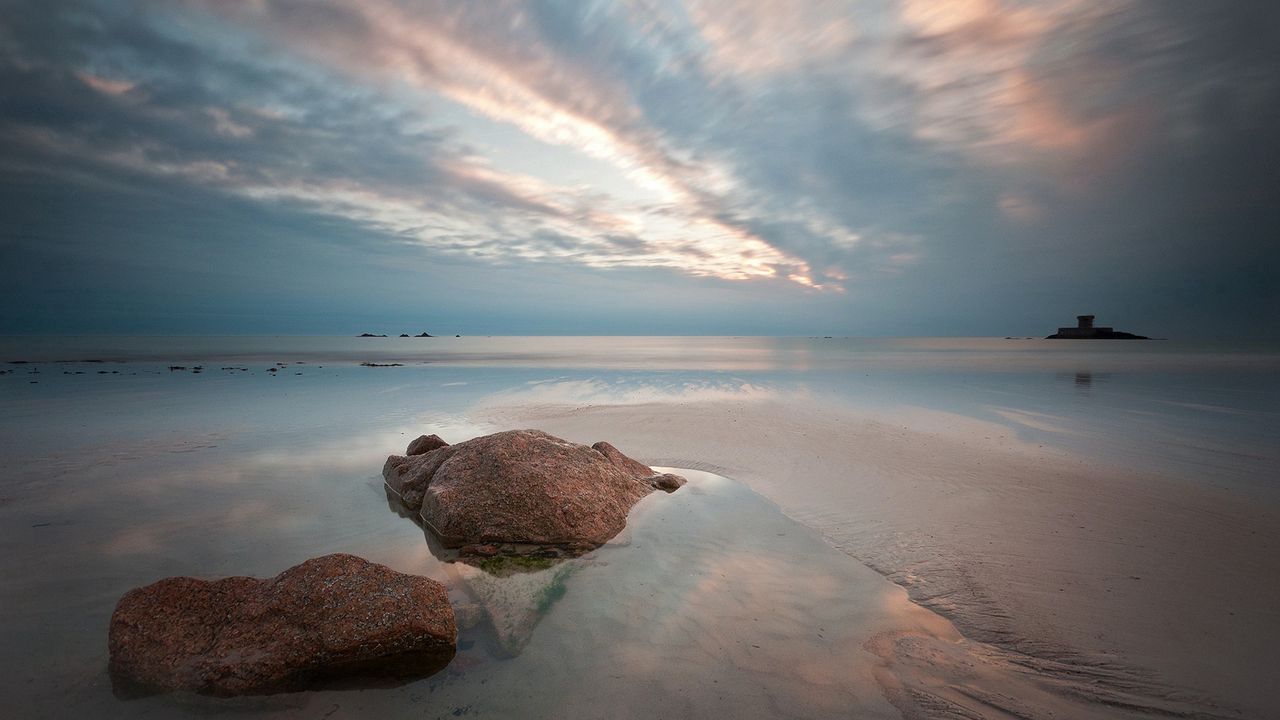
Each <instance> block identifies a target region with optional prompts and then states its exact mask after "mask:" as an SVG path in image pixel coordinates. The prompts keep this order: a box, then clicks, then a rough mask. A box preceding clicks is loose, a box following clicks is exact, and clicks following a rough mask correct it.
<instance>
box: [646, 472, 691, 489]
mask: <svg viewBox="0 0 1280 720" xmlns="http://www.w3.org/2000/svg"><path fill="white" fill-rule="evenodd" d="M685 482H687V481H686V480H685V479H684V478H682V477H680V476H679V475H673V474H671V473H662V474H661V475H654V476H653V477H651V478H649V484H650V485H652V486H653V487H654V488H655V489H657V490H665V491H666V492H669V493H673V492H675V491H677V490H679V489H680V488H681V487H683V486H684V484H685Z"/></svg>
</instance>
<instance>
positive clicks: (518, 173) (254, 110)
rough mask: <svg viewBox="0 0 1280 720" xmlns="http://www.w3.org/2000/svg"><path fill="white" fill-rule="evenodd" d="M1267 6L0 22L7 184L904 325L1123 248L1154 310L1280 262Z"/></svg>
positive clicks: (263, 8) (1071, 276) (230, 5)
mask: <svg viewBox="0 0 1280 720" xmlns="http://www.w3.org/2000/svg"><path fill="white" fill-rule="evenodd" d="M1278 12H1280V11H1276V10H1272V9H1270V8H1268V7H1266V6H1264V5H1263V4H1255V5H1250V6H1248V7H1245V6H1243V5H1240V6H1236V5H1233V6H1231V7H1225V6H1221V5H1216V4H1215V5H1213V6H1209V5H1205V4H1200V3H1193V2H1182V1H1181V0H1165V1H1159V2H1157V1H1145V0H1125V1H1124V2H1117V3H1107V4H1102V5H1099V4H1096V3H1084V2H1080V1H1079V0H1042V1H1040V2H1022V1H1014V0H962V1H959V2H949V3H936V2H927V1H926V0H893V1H891V2H864V1H860V0H853V1H851V2H814V3H803V4H796V3H782V2H771V1H768V0H751V1H749V2H740V3H730V4H726V3H723V2H720V1H719V0H689V1H688V2H674V1H670V2H669V1H665V0H632V1H631V2H624V3H613V2H609V3H605V2H580V3H552V2H530V3H514V2H492V3H471V4H457V3H446V2H407V1H400V0H327V1H325V2H311V1H305V2H304V1H303V0H260V1H258V2H221V1H215V0H183V1H182V2H177V3H152V2H138V3H119V4H99V3H91V2H67V3H58V4H38V3H31V4H25V5H21V6H20V7H18V8H16V9H15V11H14V12H12V13H9V14H8V16H7V17H6V18H5V19H4V20H2V21H0V80H2V81H3V82H4V86H5V87H6V88H13V91H12V92H11V93H8V94H7V97H5V98H4V99H3V100H2V101H0V102H2V103H3V104H2V105H0V138H2V139H3V141H4V143H5V146H6V150H5V152H4V153H3V155H0V172H3V173H4V176H3V177H7V178H10V182H12V183H17V184H15V185H14V187H18V184H21V183H22V182H25V180H23V178H30V177H37V176H38V177H41V178H46V179H47V178H62V181H63V182H64V183H68V184H69V183H87V184H89V185H93V184H94V183H96V184H97V185H98V186H99V187H115V186H118V185H121V184H123V185H124V186H126V187H135V188H138V189H139V191H140V189H141V188H144V187H151V186H152V185H151V184H150V183H152V182H154V181H156V180H161V181H163V182H167V183H173V184H180V185H183V186H186V187H190V188H199V189H200V190H202V191H210V192H217V193H223V194H226V195H228V196H233V197H236V198H239V199H244V200H248V201H250V202H256V203H260V204H263V205H264V206H274V207H282V208H289V209H290V211H294V212H297V213H299V214H301V215H311V216H315V217H322V218H332V219H334V220H335V221H342V222H345V223H352V224H354V225H355V226H357V227H361V228H364V229H365V230H366V232H365V234H364V235H363V236H362V237H363V240H362V243H363V244H362V247H363V248H364V249H365V250H366V251H368V252H371V253H380V252H384V251H386V252H392V253H406V254H407V253H420V254H421V255H420V256H422V257H432V258H455V259H460V260H465V261H467V262H475V263H479V264H482V265H484V264H487V265H490V266H493V267H507V268H516V267H524V266H529V267H538V268H541V269H543V270H544V271H545V269H546V268H548V267H552V266H555V267H557V268H565V267H570V268H578V269H579V271H580V273H581V274H580V275H579V277H583V278H585V277H590V276H592V274H593V273H597V272H604V273H622V272H629V271H639V272H656V273H666V277H668V278H669V279H671V282H677V280H675V278H683V279H688V278H705V279H707V280H708V281H709V282H713V283H715V282H729V283H739V284H744V285H747V286H750V287H758V288H760V291H759V292H760V293H762V294H761V295H760V297H764V296H765V295H769V296H770V297H782V296H783V295H786V297H788V298H797V297H800V298H803V297H809V298H817V297H819V296H823V297H828V298H829V297H831V296H842V297H843V299H842V300H841V301H840V302H841V303H844V306H845V307H855V306H856V305H857V304H858V303H866V302H868V300H869V299H870V298H876V299H877V300H876V301H875V302H876V305H877V306H879V305H883V304H886V303H888V304H894V306H895V307H897V308H899V312H900V313H902V314H903V316H906V315H910V314H912V313H915V312H919V311H920V309H921V308H922V307H923V306H924V305H926V304H935V305H936V304H938V303H944V304H947V305H949V306H952V307H955V306H956V303H957V296H961V295H963V296H967V297H970V298H972V301H971V302H972V303H973V304H974V307H972V308H967V309H971V310H976V309H977V305H978V303H979V298H982V297H985V295H986V291H984V290H983V288H982V283H983V282H986V283H987V287H988V288H990V287H994V286H996V285H1000V284H1001V283H1003V282H1004V280H1005V276H1007V277H1009V278H1016V279H1019V280H1021V281H1023V282H1027V283H1033V284H1036V285H1037V286H1038V287H1045V288H1046V291H1048V290H1050V289H1051V290H1052V291H1053V292H1054V293H1056V295H1057V297H1058V298H1059V300H1058V301H1057V302H1063V303H1068V302H1073V300H1071V298H1074V297H1076V296H1078V294H1079V292H1080V288H1082V287H1085V285H1087V284H1089V283H1097V282H1100V281H1101V280H1100V279H1101V278H1106V277H1110V278H1112V282H1113V283H1118V282H1120V281H1121V280H1124V279H1125V278H1122V277H1121V275H1120V274H1119V271H1118V270H1117V268H1119V267H1121V266H1123V265H1124V264H1132V263H1135V262H1137V263H1142V262H1146V263H1149V264H1150V267H1151V268H1153V269H1152V270H1151V271H1150V272H1149V273H1147V275H1149V276H1150V281H1149V285H1148V287H1146V288H1145V290H1146V291H1148V292H1153V291H1154V290H1155V288H1157V287H1161V288H1163V287H1168V286H1171V285H1177V284H1178V283H1179V282H1182V281H1183V280H1184V279H1186V278H1188V277H1193V275H1192V274H1191V272H1192V270H1193V269H1194V268H1196V267H1197V266H1199V267H1203V266H1204V265H1205V260H1206V259H1208V260H1211V261H1212V263H1211V264H1213V265H1214V266H1216V267H1218V268H1219V269H1220V272H1221V278H1220V279H1219V280H1218V281H1217V282H1218V283H1219V284H1220V285H1221V286H1223V287H1226V288H1229V287H1232V283H1233V282H1235V281H1236V280H1237V279H1238V278H1240V277H1246V278H1247V279H1245V280H1242V281H1241V282H1243V283H1244V284H1243V285H1239V287H1248V288H1257V287H1259V286H1260V285H1266V284H1267V283H1266V282H1265V280H1266V278H1262V280H1261V281H1259V279H1258V278H1257V277H1256V272H1251V271H1243V270H1242V269H1245V268H1256V267H1258V266H1259V265H1260V264H1262V263H1261V262H1260V261H1265V260H1267V259H1268V258H1269V257H1271V256H1272V255H1273V254H1274V251H1273V250H1270V249H1268V248H1269V247H1271V246H1270V245H1267V244H1266V243H1265V241H1264V238H1265V237H1266V234H1267V228H1272V227H1274V222H1275V218H1274V217H1273V215H1274V213H1271V212H1269V211H1268V210H1267V208H1268V207H1274V202H1273V199H1274V187H1276V186H1277V184H1276V183H1275V182H1274V180H1275V176H1274V171H1273V170H1268V168H1269V167H1274V163H1272V162H1270V160H1271V159H1274V158H1276V157H1277V154H1278V151H1277V140H1276V139H1275V137H1274V136H1273V132H1272V129H1271V128H1272V126H1273V124H1274V123H1273V121H1274V119H1275V117H1276V107H1277V96H1278V95H1280V90H1278V86H1277V83H1278V82H1280V80H1277V78H1280V73H1276V72H1275V69H1276V68H1277V67H1280V59H1278V58H1277V51H1276V49H1275V48H1276V47H1277V43H1276V42H1275V40H1276V37H1275V35H1276V33H1275V27H1276V15H1277V13H1278ZM1268 188H1271V190H1268ZM1245 216H1247V217H1250V218H1253V219H1252V220H1243V219H1240V218H1242V217H1245ZM344 227H345V226H344ZM1191 228H1197V230H1196V232H1197V233H1209V234H1217V235H1226V236H1227V237H1226V239H1224V240H1219V241H1218V244H1216V245H1213V246H1212V247H1211V246H1210V244H1208V243H1205V242H1204V241H1203V240H1200V239H1198V238H1197V236H1193V234H1192V230H1191ZM344 237H346V238H348V239H350V237H351V236H347V235H344ZM1171 245H1172V246H1174V247H1176V249H1177V251H1176V252H1169V247H1170V246H1171ZM1224 246H1225V248H1226V249H1228V250H1229V252H1224ZM121 252H127V250H124V249H122V250H121ZM1215 253H1216V255H1215ZM401 256H402V257H407V255H401ZM1068 258H1070V259H1071V268H1070V273H1066V274H1064V273H1062V271H1061V269H1062V267H1063V262H1064V260H1065V259H1068ZM996 267H999V268H1001V269H1002V272H1003V273H1005V275H1002V276H1001V278H999V279H998V280H996V281H992V279H991V273H992V268H996ZM1241 272H1244V275H1243V276H1241V275H1240V273H1241ZM1054 273H1057V276H1056V279H1053V280H1052V283H1056V284H1050V285H1045V283H1046V278H1055V276H1054ZM960 277H969V278H971V280H969V281H968V282H967V283H959V284H958V281H957V280H956V279H957V278H960ZM678 282H684V280H679V281H678ZM1015 286H1016V283H1015V282H1010V283H1009V287H1010V288H1011V289H1010V290H1008V291H1007V292H1011V293H1012V292H1015V290H1013V289H1012V288H1013V287H1015ZM584 287H585V285H584ZM708 287H710V286H708ZM942 288H947V289H948V291H949V292H952V293H954V295H953V296H951V297H944V296H942V294H941V293H942ZM922 289H923V290H925V291H921V290H922ZM1240 292H1242V291H1235V290H1227V291H1224V292H1223V293H1222V297H1223V300H1222V303H1224V304H1229V303H1230V302H1235V301H1236V300H1232V299H1230V298H1235V297H1237V296H1238V295H1239V293H1240ZM1274 296H1275V293H1272V294H1271V295H1269V296H1268V297H1274ZM1117 297H1118V296H1117ZM813 302H815V303H818V305H820V306H822V307H835V305H829V303H828V301H827V300H822V301H818V300H816V299H814V300H813ZM1054 311H1055V312H1057V310H1056V308H1055V310H1054ZM1206 312H1207V311H1206ZM877 314H878V313H877ZM846 315H847V313H846ZM999 334H1004V332H1003V331H1001V332H1000V333H999Z"/></svg>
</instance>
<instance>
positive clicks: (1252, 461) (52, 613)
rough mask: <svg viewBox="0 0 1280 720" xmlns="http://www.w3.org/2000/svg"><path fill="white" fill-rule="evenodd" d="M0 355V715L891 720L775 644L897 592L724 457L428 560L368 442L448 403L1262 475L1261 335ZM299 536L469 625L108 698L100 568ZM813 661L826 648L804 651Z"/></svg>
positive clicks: (381, 442) (131, 567)
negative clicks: (582, 538)
mask: <svg viewBox="0 0 1280 720" xmlns="http://www.w3.org/2000/svg"><path fill="white" fill-rule="evenodd" d="M0 371H2V373H0V568H2V573H0V574H2V576H3V577H4V579H5V580H4V582H3V584H2V585H0V609H2V610H3V612H0V638H3V642H2V643H0V668H3V670H4V672H2V673H0V696H2V697H4V698H5V699H6V703H5V704H6V706H7V709H6V710H5V711H3V714H4V715H5V716H7V717H49V718H55V717H175V716H178V717H186V716H197V715H199V716H205V715H210V714H214V715H223V714H225V715H229V716H230V715H235V716H253V717H256V716H268V715H269V716H282V717H335V718H336V717H368V716H370V715H371V714H373V713H380V714H385V713H390V714H391V715H392V716H397V717H399V716H413V717H465V716H472V715H474V716H482V717H506V716H525V717H623V716H628V717H629V716H635V717H654V716H694V715H704V716H712V715H718V716H722V717H731V716H732V717H754V716H760V717H777V716H788V715H790V716H803V717H821V716H841V715H846V714H847V713H848V712H850V711H857V712H856V714H858V715H859V716H862V717H879V716H884V717H896V716H897V711H896V710H894V708H893V707H891V706H890V705H889V704H888V702H887V701H886V699H885V697H884V695H883V693H882V692H881V691H880V690H879V689H877V688H876V687H874V684H869V683H870V681H869V680H867V678H870V677H871V675H872V671H873V668H872V667H871V663H869V661H868V658H867V657H863V655H865V653H862V654H858V653H852V652H851V651H850V650H849V649H848V647H847V646H848V645H849V643H848V642H841V640H842V636H841V635H840V634H839V632H838V631H836V632H831V633H825V634H824V636H823V637H821V638H819V637H817V632H816V631H815V632H814V633H813V637H812V638H810V639H809V640H806V641H805V643H802V644H799V645H797V644H796V643H795V642H789V641H788V639H789V638H795V637H797V634H798V633H799V634H804V632H807V630H806V631H802V628H809V629H811V627H810V626H811V625H812V626H814V627H825V625H823V623H829V624H832V625H833V627H834V626H839V625H840V624H841V622H845V621H847V622H853V620H850V618H854V619H857V622H860V623H863V624H864V625H866V626H867V627H871V626H874V625H875V624H876V623H881V622H887V621H888V620H887V619H886V618H885V617H884V613H886V612H890V611H888V610H885V608H887V607H894V608H896V607H898V604H900V603H901V601H902V595H901V592H900V591H899V590H898V589H897V588H896V586H893V585H892V584H891V583H888V582H887V581H884V580H883V578H880V577H879V576H878V575H876V574H875V573H873V572H871V571H869V570H867V569H866V568H865V567H862V566H860V565H857V564H856V561H853V560H852V559H851V558H849V557H847V556H845V555H842V554H840V553H838V552H836V551H834V550H831V549H830V548H828V547H826V546H825V545H823V544H822V539H821V537H822V528H821V527H807V526H804V525H801V524H798V523H796V522H794V521H791V520H789V519H787V518H785V517H783V516H782V515H781V513H779V512H777V508H776V507H773V506H772V505H771V504H770V503H769V502H768V501H766V500H764V499H763V498H761V497H759V496H757V495H755V494H754V493H752V492H751V491H750V490H749V489H747V488H746V487H745V486H742V485H741V484H739V483H737V482H735V481H734V480H733V479H732V478H724V477H720V476H717V475H713V474H711V473H700V472H696V471H689V470H687V469H681V468H672V470H673V471H675V472H682V473H684V474H686V475H688V476H689V477H690V479H691V482H690V486H689V489H690V491H689V492H683V491H682V492H681V493H676V494H673V495H671V496H662V497H652V498H648V499H646V500H645V501H644V502H643V503H642V504H641V506H640V507H638V508H637V511H636V515H635V517H633V522H632V523H631V524H630V527H629V530H628V532H627V535H626V537H624V538H621V539H620V540H619V541H618V542H616V543H613V544H611V545H609V546H606V547H605V548H602V549H601V550H600V551H598V552H597V553H594V554H593V555H592V556H590V557H588V558H585V559H583V560H581V561H575V562H574V563H570V564H569V565H566V566H565V567H562V568H556V569H552V570H550V571H548V572H549V573H550V574H544V575H540V576H537V577H517V578H515V579H512V580H508V581H506V582H507V583H508V584H507V585H504V586H503V587H504V588H505V590H503V591H502V592H496V593H495V592H494V591H493V587H492V585H493V579H492V578H474V577H467V576H466V573H463V572H460V571H459V568H457V567H455V566H453V565H450V564H449V563H446V562H442V561H441V560H440V559H438V558H436V557H435V556H434V555H433V553H432V550H431V548H430V547H429V543H428V542H427V538H424V531H423V530H422V529H421V528H420V527H418V526H417V525H415V524H413V523H412V522H410V521H408V520H406V519H405V518H403V517H401V516H400V515H399V514H397V513H396V512H394V508H392V507H389V506H388V501H387V499H386V497H385V494H384V491H383V489H382V485H381V478H380V471H381V467H382V462H383V460H384V459H385V457H386V456H387V455H388V454H392V453H398V452H401V451H402V449H403V447H404V445H405V443H407V442H408V440H410V439H412V438H413V437H416V436H417V435H419V434H423V433H431V432H435V433H438V434H440V435H441V436H443V437H445V438H446V439H448V440H449V441H451V442H456V441H458V440H462V439H466V438H468V437H472V436H475V435H478V434H481V433H484V432H489V431H492V430H493V429H494V428H492V427H489V426H487V425H485V424H484V423H483V422H480V421H479V420H478V419H477V415H476V412H475V409H476V408H478V407H483V406H491V405H493V404H502V403H504V402H511V403H516V402H530V401H536V402H542V403H559V404H569V405H573V404H578V405H605V404H611V403H636V402H647V401H655V402H685V401H689V402H692V401H698V400H705V399H733V398H751V397H754V396H757V395H760V394H770V395H773V396H777V395H782V396H793V397H812V398H821V400H822V401H823V402H825V403H834V404H836V405H847V406H849V407H850V408H856V409H857V410H858V411H859V412H860V413H861V414H864V415H870V416H873V417H874V416H876V415H877V414H883V415H884V416H885V417H890V416H892V417H901V414H900V413H899V412H898V411H901V410H903V409H924V410H931V411H938V412H940V413H946V414H949V415H952V416H961V417H966V418H973V419H977V420H982V421H986V422H990V423H996V424H999V425H1001V426H1003V427H1005V428H1007V430H1008V431H1009V432H1010V433H1013V434H1014V435H1016V436H1017V437H1018V438H1019V439H1021V440H1025V441H1028V442H1033V443H1037V444H1048V445H1052V446H1054V447H1058V448H1061V449H1062V450H1064V451H1067V452H1070V453H1077V454H1079V455H1081V456H1083V457H1088V458H1090V459H1091V461H1094V462H1102V463H1106V464H1109V465H1114V466H1116V467H1121V468H1133V469H1140V470H1142V471H1144V472H1151V473H1154V474H1158V475H1165V476H1169V477H1175V478H1179V479H1182V480H1187V481H1190V482H1205V483H1215V484H1218V485H1231V486H1235V487H1240V488H1243V489H1253V490H1258V489H1262V490H1266V491H1267V492H1268V493H1269V492H1270V491H1271V490H1272V489H1274V488H1275V487H1276V484H1277V483H1278V482H1280V474H1278V473H1277V471H1276V468H1277V467H1280V349H1278V348H1276V347H1274V346H1267V345H1262V344H1248V343H1235V344H1232V343H1216V344H1215V343H1190V342H1180V341H1176V340H1149V341H1068V340H1045V339H1037V338H884V339H868V338H841V337H432V338H415V337H408V338H403V337H385V338H383V337H377V338H368V337H359V338H357V337H294V336H272V337H239V336H236V337H186V336H182V337H112V336H103V337H54V336H40V337H4V338H0ZM601 439H608V440H610V441H611V442H613V443H614V444H615V445H618V446H619V447H621V448H622V449H623V450H624V451H625V450H626V438H601ZM743 518H754V519H753V520H752V521H751V522H750V523H746V525H750V526H751V527H754V528H756V531H755V532H751V533H747V532H745V531H744V529H743V528H744V526H745V525H744V523H743V521H742V520H743ZM761 527H765V528H768V532H767V533H761V532H759V528H761ZM764 537H767V538H768V539H770V540H771V542H770V543H767V544H766V543H763V542H762V538H764ZM743 548H751V549H752V551H751V552H750V553H746V552H743ZM824 548H825V549H824ZM329 552H351V553H355V554H359V555H362V556H364V557H367V558H368V559H370V560H374V561H376V562H382V563H385V564H388V565H390V566H392V567H394V568H395V569H397V570H401V571H403V572H414V573H417V574H423V575H429V576H431V577H435V578H437V579H439V580H441V581H442V582H445V583H446V585H448V586H449V588H450V594H451V599H453V600H454V601H455V603H457V604H460V605H466V606H468V607H476V608H478V609H479V610H478V614H480V615H481V616H487V617H488V618H489V619H488V620H487V621H483V622H479V623H477V624H475V625H473V626H469V627H467V628H464V629H463V631H462V633H461V636H460V644H459V653H458V656H457V657H456V658H455V660H454V662H453V663H452V664H451V665H450V668H449V669H447V670H446V671H444V672H442V673H440V674H438V675H435V676H432V677H430V678H424V679H422V680H420V681H417V682H414V683H409V684H407V685H403V686H399V687H392V688H366V689H359V690H343V691H330V690H320V691H315V692H307V693H295V694H288V695H280V696H269V697H264V698H250V699H237V700H220V699H208V698H202V697H196V696H191V695H186V694H175V695H160V696H154V697H148V698H141V699H136V698H132V699H126V698H119V697H117V696H116V694H115V693H114V692H113V690H114V688H113V683H112V679H111V677H110V675H109V673H108V669H107V644H106V637H107V626H108V623H109V619H110V615H111V612H112V609H113V608H114V605H115V602H116V601H117V600H118V599H119V597H120V596H121V595H122V594H123V593H124V592H126V591H127V590H129V589H130V588H132V587H136V586H139V585H145V584H147V583H149V582H153V581H155V580H157V579H160V578H162V577H166V576H171V575H196V576H201V577H218V576H227V575H252V576H256V577H270V576H272V575H274V574H276V573H278V572H280V571H281V570H283V569H285V568H286V567H288V566H290V565H292V564H295V563H297V562H301V561H302V560H305V559H307V558H309V557H314V556H317V555H321V554H325V553H329ZM672 558H684V560H682V561H681V562H678V563H676V562H672ZM726 567H735V568H737V569H739V570H741V571H742V572H737V573H733V574H732V575H733V577H732V578H730V577H729V576H728V575H726V574H725V573H722V572H720V571H721V570H723V569H724V568H726ZM721 575H724V579H723V580H717V579H716V578H719V577H720V576H721ZM797 577H809V578H811V579H812V578H828V579H829V578H839V579H840V582H839V583H835V584H831V583H826V584H824V583H822V582H818V581H813V582H810V583H808V587H810V588H811V591H810V592H809V593H807V594H806V595H805V596H804V597H792V598H791V599H790V600H789V601H788V603H789V604H786V605H785V607H781V608H780V607H779V606H778V604H777V603H778V600H777V597H778V596H777V594H776V593H775V591H776V589H777V588H779V587H787V586H788V585H790V584H794V582H795V581H796V578H797ZM717 583H720V584H719V585H718V584H717ZM878 583H882V584H878ZM494 598H500V599H501V602H505V603H507V605H506V606H502V607H498V606H496V605H495V603H498V604H501V603H500V602H499V600H495V599H494ZM513 598H514V599H513ZM549 599H550V600H549ZM892 612H898V610H893V611H892ZM842 613H843V614H842ZM877 613H880V614H879V615H877ZM762 618H763V621H762ZM840 618H844V619H845V620H844V621H842V620H841V619H840ZM806 637H808V636H807V635H806ZM843 639H845V640H847V638H843ZM814 654H816V655H818V656H821V657H822V658H825V660H824V661H823V662H822V663H817V664H813V665H812V667H810V666H809V665H806V664H805V658H807V657H811V656H813V655H814ZM868 657H869V656H868ZM872 659H873V658H872ZM859 663H862V665H861V666H860V665H859ZM837 666H838V667H855V666H856V667H862V666H866V667H865V668H864V670H865V672H863V673H862V674H859V673H860V672H862V671H859V672H851V673H850V674H848V675H840V674H839V673H835V674H833V673H831V672H830V668H832V667H837ZM602 702H604V703H609V704H605V705H602V704H601V703H602ZM613 703H616V705H615V704H613ZM617 707H625V708H627V710H626V711H625V712H621V711H617V712H610V711H608V710H607V708H614V709H616V708H617Z"/></svg>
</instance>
